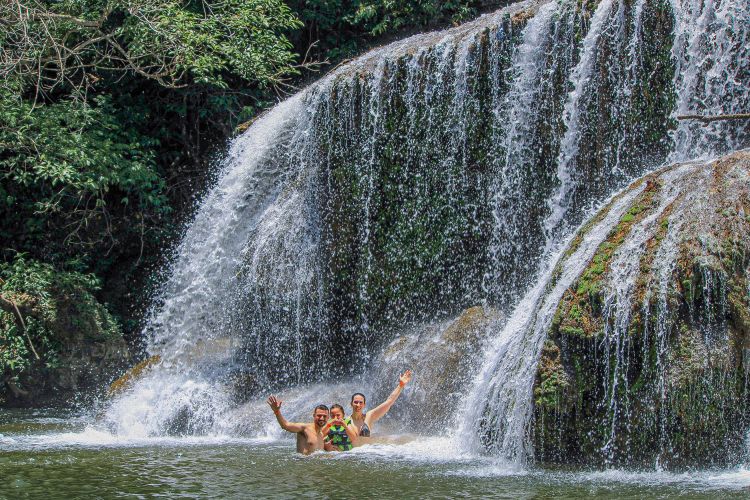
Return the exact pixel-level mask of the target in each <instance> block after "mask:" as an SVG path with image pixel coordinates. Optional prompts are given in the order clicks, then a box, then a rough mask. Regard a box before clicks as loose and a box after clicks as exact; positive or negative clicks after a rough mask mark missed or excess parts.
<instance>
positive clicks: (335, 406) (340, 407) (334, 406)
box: [331, 403, 346, 415]
mask: <svg viewBox="0 0 750 500" xmlns="http://www.w3.org/2000/svg"><path fill="white" fill-rule="evenodd" d="M334 408H338V409H339V410H341V413H342V414H343V415H346V411H345V410H344V407H343V406H341V405H340V404H338V403H336V404H333V405H331V411H333V410H334Z"/></svg>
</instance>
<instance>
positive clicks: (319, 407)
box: [313, 405, 331, 413]
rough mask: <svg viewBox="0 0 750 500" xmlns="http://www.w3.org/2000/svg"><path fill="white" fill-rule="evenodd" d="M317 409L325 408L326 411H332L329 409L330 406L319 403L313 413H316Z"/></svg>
mask: <svg viewBox="0 0 750 500" xmlns="http://www.w3.org/2000/svg"><path fill="white" fill-rule="evenodd" d="M317 410H323V411H325V412H330V411H331V410H329V409H328V407H327V406H326V405H318V406H316V407H315V409H314V410H313V413H315V412H316V411H317Z"/></svg>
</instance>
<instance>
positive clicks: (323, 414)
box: [313, 408, 328, 427]
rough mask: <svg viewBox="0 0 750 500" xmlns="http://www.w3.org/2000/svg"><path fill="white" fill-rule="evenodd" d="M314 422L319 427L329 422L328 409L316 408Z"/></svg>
mask: <svg viewBox="0 0 750 500" xmlns="http://www.w3.org/2000/svg"><path fill="white" fill-rule="evenodd" d="M313 422H315V425H316V426H318V427H323V426H325V425H326V422H328V411H326V410H321V409H320V408H316V409H315V411H314V412H313Z"/></svg>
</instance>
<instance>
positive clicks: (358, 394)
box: [351, 392, 367, 403]
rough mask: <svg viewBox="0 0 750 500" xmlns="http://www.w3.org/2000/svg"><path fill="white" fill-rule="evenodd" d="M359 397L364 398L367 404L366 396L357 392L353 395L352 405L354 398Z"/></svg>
mask: <svg viewBox="0 0 750 500" xmlns="http://www.w3.org/2000/svg"><path fill="white" fill-rule="evenodd" d="M357 396H362V400H363V401H364V402H365V403H366V402H367V398H365V395H364V394H362V393H361V392H355V393H354V394H352V401H351V402H352V403H353V402H354V398H356V397H357Z"/></svg>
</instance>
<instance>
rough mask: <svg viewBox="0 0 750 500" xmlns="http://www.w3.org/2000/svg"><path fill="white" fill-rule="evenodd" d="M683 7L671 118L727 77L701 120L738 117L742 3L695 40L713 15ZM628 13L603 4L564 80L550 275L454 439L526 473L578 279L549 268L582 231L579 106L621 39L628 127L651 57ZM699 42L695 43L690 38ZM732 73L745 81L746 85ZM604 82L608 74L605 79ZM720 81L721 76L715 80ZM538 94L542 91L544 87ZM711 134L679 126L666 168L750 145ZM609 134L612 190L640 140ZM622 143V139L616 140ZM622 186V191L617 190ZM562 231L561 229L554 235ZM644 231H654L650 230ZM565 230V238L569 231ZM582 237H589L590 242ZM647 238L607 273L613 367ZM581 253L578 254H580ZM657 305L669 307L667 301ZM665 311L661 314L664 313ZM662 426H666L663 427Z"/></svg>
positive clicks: (523, 306)
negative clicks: (565, 305)
mask: <svg viewBox="0 0 750 500" xmlns="http://www.w3.org/2000/svg"><path fill="white" fill-rule="evenodd" d="M686 3H687V4H688V5H682V4H679V3H675V4H674V5H673V8H674V12H675V18H676V21H677V22H676V26H675V28H674V29H675V34H674V36H675V44H674V46H673V48H672V54H671V55H672V58H673V61H674V63H675V68H676V69H675V76H674V80H673V81H674V85H675V89H676V94H677V98H676V104H675V106H674V109H673V111H672V116H674V115H676V114H684V113H685V112H686V109H685V106H686V104H685V103H688V102H695V101H696V100H697V99H698V98H696V97H695V96H696V93H698V92H699V91H698V90H697V84H696V81H706V82H708V81H709V80H711V77H712V75H713V78H714V79H715V80H716V81H717V82H720V81H723V80H722V78H724V77H726V76H727V75H729V76H730V77H729V83H728V85H727V88H726V89H722V91H721V92H718V94H717V95H716V96H715V97H712V98H711V101H712V102H714V103H715V104H714V107H713V108H709V109H708V110H707V111H708V112H709V113H711V112H714V113H717V112H724V113H731V112H740V111H741V110H742V109H744V108H747V107H748V104H747V102H746V94H747V91H748V82H747V77H746V75H747V70H746V65H747V64H748V63H749V62H750V58H748V56H747V46H748V44H747V43H737V42H738V41H741V40H744V39H745V37H746V36H747V35H746V33H747V31H746V26H747V24H748V23H749V22H750V15H748V12H747V8H746V7H742V6H739V4H738V3H733V2H724V4H723V6H722V9H721V10H720V11H719V13H717V14H716V17H717V19H723V23H722V22H714V23H705V22H704V23H703V24H702V25H701V28H702V29H703V31H700V30H695V26H694V25H691V24H690V20H691V19H694V18H695V17H697V16H698V15H699V14H696V12H695V11H696V9H698V10H699V12H701V13H702V14H703V16H704V17H706V16H710V15H712V14H713V12H712V8H713V6H712V5H710V4H711V3H710V2H707V3H705V4H703V7H702V8H701V7H700V5H701V2H693V3H689V2H686ZM625 6H626V4H625V3H623V2H620V3H619V7H618V8H617V12H616V14H615V15H613V11H614V10H615V2H610V1H607V0H604V1H602V2H600V3H598V5H597V7H596V11H595V12H594V14H593V16H592V18H591V22H590V26H589V28H588V31H587V33H586V35H585V37H584V38H583V42H582V44H581V48H580V55H579V58H578V62H577V64H576V65H575V67H574V68H573V69H572V71H571V73H570V75H571V77H570V78H571V81H572V88H571V89H570V91H569V93H568V96H567V99H566V101H565V107H564V109H563V111H562V116H563V118H564V127H563V128H564V135H563V136H562V139H561V141H560V147H559V150H558V156H557V162H556V168H557V179H558V186H559V187H558V188H557V191H556V192H555V193H553V194H552V195H551V196H550V197H549V198H548V201H547V204H548V207H549V209H550V210H549V215H548V217H547V218H546V220H545V224H544V227H545V231H544V232H545V234H546V235H547V243H546V248H547V251H546V252H545V253H546V254H547V255H548V256H549V257H548V258H547V259H546V260H544V261H542V269H544V268H546V269H547V271H546V272H541V273H540V277H539V279H538V280H537V282H536V285H534V286H533V287H532V288H531V290H530V291H529V292H528V293H527V295H526V296H525V297H524V298H523V299H522V300H521V301H520V302H519V303H518V304H517V305H516V306H515V311H514V313H513V314H512V315H511V317H510V319H509V320H508V322H507V324H505V325H504V326H502V327H500V328H498V329H497V331H496V333H493V334H492V336H494V338H495V340H494V341H492V342H490V344H489V346H488V348H487V355H486V357H485V361H484V365H483V368H482V369H481V371H480V372H479V373H478V375H477V377H476V378H475V380H474V383H473V384H472V385H473V392H472V394H471V396H470V397H469V398H468V400H467V401H468V403H467V406H466V407H465V408H464V411H463V414H464V421H463V423H462V425H461V427H460V429H461V430H460V432H459V434H460V435H461V436H467V435H468V436H476V437H477V438H476V440H475V441H473V442H472V441H471V440H469V442H468V447H469V449H474V450H478V449H479V450H481V449H485V450H488V451H490V452H491V453H494V454H497V455H499V456H501V457H504V458H505V459H506V460H509V461H511V462H514V463H517V464H523V463H526V462H527V461H528V460H530V459H531V457H532V456H533V450H532V449H531V445H530V440H529V428H528V426H529V420H530V418H531V415H532V408H533V400H532V387H533V384H534V379H535V376H536V366H537V364H536V363H537V360H538V359H539V355H540V352H541V348H542V344H543V341H544V339H545V336H546V332H547V330H548V329H549V326H550V322H551V318H552V314H554V312H555V310H556V308H557V303H558V302H559V300H560V298H561V296H562V292H563V291H564V290H565V287H566V286H570V285H571V283H572V280H573V279H575V278H576V275H575V274H574V275H568V274H564V276H567V278H568V279H569V280H571V281H568V282H563V281H561V280H562V278H561V276H559V275H557V274H555V273H553V272H552V269H553V263H554V262H555V261H556V260H557V259H558V258H560V254H559V253H555V252H554V251H553V249H555V248H560V236H559V235H560V234H565V233H566V232H569V228H570V227H574V225H575V224H577V223H578V222H580V220H581V217H580V216H581V214H582V213H583V212H582V211H581V210H580V208H581V204H580V203H576V202H575V201H574V200H573V198H574V197H575V196H577V195H575V194H574V190H575V189H580V188H581V186H582V183H581V181H580V176H581V170H582V168H585V166H584V167H582V166H580V165H578V164H577V160H578V159H579V158H581V155H580V147H581V146H582V145H583V144H585V142H584V136H585V134H584V132H582V130H581V128H582V127H583V126H584V125H585V126H587V127H590V126H591V124H590V122H589V121H583V119H584V117H586V116H587V110H586V106H588V103H587V102H586V99H585V98H584V96H587V98H589V99H590V98H591V95H594V94H596V93H597V92H601V89H600V88H599V87H603V88H606V87H605V83H606V82H605V81H603V80H602V79H601V77H600V76H599V75H601V73H602V71H601V66H600V65H601V62H600V61H597V60H596V58H597V55H598V54H599V51H600V50H601V48H602V46H604V45H605V44H607V43H609V44H611V43H612V42H611V41H607V40H605V35H608V34H609V35H608V36H612V35H615V38H617V40H615V47H619V49H618V50H617V51H616V52H615V53H616V54H620V60H619V61H618V60H617V59H616V58H615V60H614V61H610V63H612V62H614V63H617V62H619V63H620V64H621V65H622V67H623V68H624V70H623V71H621V74H623V75H625V77H621V78H620V80H621V85H620V86H619V87H618V93H617V96H618V102H616V103H614V105H613V106H612V108H611V110H610V112H609V115H610V116H615V117H623V118H624V117H627V116H628V115H629V114H632V109H629V108H631V107H632V106H633V105H634V102H633V101H634V97H635V94H636V91H638V90H642V85H643V84H642V83H634V80H633V79H634V75H637V74H640V73H641V72H642V71H643V68H644V66H645V64H644V54H645V53H646V52H647V51H646V49H645V48H644V47H643V43H644V42H643V40H641V39H639V37H641V36H643V33H644V26H643V22H644V8H645V5H644V3H643V2H637V3H636V4H635V6H634V8H633V9H632V12H631V13H629V14H628V15H625V13H624V9H625ZM727 12H734V13H735V14H736V15H737V17H735V18H734V19H733V21H732V23H731V25H732V28H731V29H728V28H727V26H728V25H729V24H730V23H728V20H729V17H728V15H727V14H726V13H727ZM691 16H692V17H691ZM543 19H544V18H543V15H542V12H540V13H539V14H538V15H537V17H536V18H535V19H534V21H532V22H530V23H529V25H528V26H527V30H526V32H525V36H524V42H523V44H522V45H521V46H520V48H519V49H518V50H517V53H516V65H517V67H518V68H519V69H518V70H517V71H518V73H517V75H518V74H519V73H520V74H521V75H523V76H521V77H519V76H516V79H517V80H516V81H520V82H522V81H523V80H524V79H527V78H528V79H533V78H534V74H535V71H536V69H534V68H532V69H531V70H530V71H529V72H528V73H526V74H525V75H524V73H523V72H524V71H528V70H525V69H524V67H525V66H524V64H523V58H522V57H523V54H525V53H527V52H528V51H529V50H534V47H535V46H538V45H539V41H538V39H539V34H538V33H537V32H536V31H535V29H538V28H535V26H536V25H535V21H539V23H540V24H541V23H543V22H548V21H547V20H544V21H543ZM558 22H559V21H558ZM688 25H689V27H688ZM626 28H627V29H626ZM557 30H559V28H552V29H551V31H550V32H551V33H554V32H556V31H557ZM696 32H698V33H700V34H696ZM688 34H690V35H692V36H693V37H694V38H695V37H698V38H705V39H708V40H709V41H710V42H709V43H707V44H705V45H702V44H700V43H698V40H697V39H696V40H693V42H692V44H691V43H690V42H684V41H683V39H684V38H685V37H686V36H687V35H688ZM548 36H549V35H548ZM717 40H718V41H717ZM681 44H683V45H681ZM719 49H721V50H719ZM711 50H715V52H710V51H711ZM717 52H718V53H717ZM701 55H703V59H701ZM623 59H624V60H623ZM706 61H709V62H710V63H711V65H707V64H706ZM743 68H745V69H743ZM737 71H744V73H745V78H744V80H743V77H742V76H741V75H740V74H739V73H737ZM609 73H610V74H611V73H612V70H611V69H610V70H609ZM527 75H528V76H527ZM717 75H722V76H721V77H718V76H717ZM732 75H733V76H732ZM541 85H543V83H540V86H541ZM713 85H714V87H713V88H712V89H710V90H705V89H700V92H705V95H712V92H716V90H717V89H716V87H715V85H716V82H714V83H713ZM719 96H721V97H719ZM514 102H515V104H516V105H517V106H519V108H521V112H524V111H525V110H526V109H528V105H527V104H525V103H524V102H523V100H522V99H515V101H514ZM511 116H512V114H511ZM717 127H719V130H720V131H723V132H725V133H726V134H725V136H724V137H721V136H719V135H718V134H717V133H716V129H714V130H711V129H709V130H701V129H700V127H696V126H694V125H691V126H687V125H683V124H681V125H680V126H679V127H678V128H677V130H676V131H675V132H674V133H672V134H671V135H672V137H673V146H672V152H671V153H670V154H669V158H671V159H677V158H685V157H686V155H690V156H703V157H706V156H712V155H716V154H718V153H721V152H725V151H730V150H732V149H734V148H737V147H746V146H747V145H748V134H747V132H746V128H745V129H743V127H742V126H739V127H735V128H731V127H730V126H729V125H719V126H717ZM743 130H744V132H743ZM665 131H666V129H665ZM613 132H614V137H613V138H612V139H614V141H613V142H614V143H615V144H617V147H616V155H615V156H614V159H613V160H610V162H609V163H608V164H607V167H606V168H605V169H604V170H603V171H604V172H609V173H610V174H611V175H612V176H613V177H614V179H612V180H610V182H611V184H609V185H610V186H611V188H614V187H616V186H617V185H618V181H617V178H618V176H620V179H622V177H621V176H622V175H623V173H625V172H627V170H626V169H624V168H623V167H624V165H623V163H622V161H621V158H622V152H623V150H624V149H623V144H624V143H626V141H628V140H630V141H631V142H632V137H631V138H628V137H627V134H628V133H630V134H631V135H633V132H638V130H637V129H631V130H628V129H627V127H625V128H615V130H613ZM618 134H622V135H620V136H619V139H618V137H617V136H618ZM719 137H721V139H719ZM662 142H663V141H662ZM605 158H606V157H605ZM589 161H590V159H589ZM633 173H635V172H633V171H631V173H630V175H632V174H633ZM620 182H622V181H621V180H620ZM611 188H610V189H611ZM592 194H594V193H589V200H596V197H592ZM663 203H665V204H666V203H669V199H668V198H665V200H664V201H663ZM576 205H578V210H576ZM662 208H663V206H662ZM612 213H613V211H612V210H609V212H608V215H607V216H608V217H609V215H611V214H612ZM566 219H567V220H566ZM564 221H565V222H566V223H565V224H563V225H562V227H560V226H561V223H563V222H564ZM645 223H653V220H649V221H646V222H645ZM566 227H567V228H568V229H567V231H566ZM596 228H599V229H598V231H599V232H600V233H598V234H599V236H600V237H602V236H603V235H602V234H601V232H602V231H608V230H609V227H608V226H606V225H604V226H600V225H598V224H597V226H595V228H594V229H592V230H591V231H594V232H596V231H597V229H596ZM587 234H589V235H590V234H591V233H587ZM646 234H647V233H646V232H644V231H638V230H636V232H635V233H634V234H633V236H632V238H633V239H632V241H629V244H628V246H627V248H628V249H629V250H625V249H623V250H622V253H620V254H618V255H620V258H621V259H622V262H616V263H614V264H613V268H615V269H617V270H618V272H620V273H621V274H622V275H621V276H619V279H618V278H614V279H613V280H612V282H613V283H614V284H615V285H616V286H617V287H618V288H616V289H615V290H613V291H612V292H611V294H610V295H609V296H608V298H607V301H606V306H605V307H606V308H607V310H609V311H611V314H612V315H613V316H614V317H615V320H614V323H613V324H611V325H610V324H609V323H608V324H607V325H608V326H607V328H612V329H611V330H610V329H607V330H606V332H605V334H606V339H607V340H606V346H607V349H612V350H613V354H614V355H613V356H612V358H610V357H607V359H606V360H605V361H606V362H607V363H609V362H610V359H614V360H615V362H619V363H627V358H626V357H625V356H624V354H623V353H625V352H627V350H628V349H629V348H630V346H628V345H626V344H627V335H626V332H625V331H624V328H625V327H626V326H627V324H628V314H629V312H630V309H629V304H630V302H629V301H628V300H629V299H630V295H629V294H630V293H632V287H633V286H634V282H633V276H634V271H635V270H636V268H637V265H638V256H639V255H640V253H639V252H636V251H635V249H637V248H639V246H640V245H643V244H644V241H645V240H644V238H645V235H646ZM639 235H640V237H639ZM580 250H581V249H580V247H579V250H578V252H580ZM669 251H674V249H673V248H670V247H669V246H668V245H665V246H663V247H662V252H669ZM578 252H577V253H578ZM592 252H593V250H590V252H589V253H586V254H582V255H580V258H581V259H583V260H582V261H579V260H577V259H575V258H572V257H566V258H565V260H564V269H565V271H564V273H567V271H568V270H569V269H574V270H576V271H578V272H580V271H581V270H582V269H583V267H585V266H586V265H587V264H588V262H589V260H590V259H591V258H592V256H593V253H592ZM663 257H664V258H665V260H664V261H663V262H664V263H665V266H669V265H673V260H669V259H668V258H667V257H669V255H667V254H664V255H663ZM558 265H559V264H558ZM582 266H583V267H582ZM668 272H669V268H668V267H665V268H664V269H660V270H659V271H658V273H657V274H658V275H660V276H662V281H663V282H664V280H666V273H668ZM561 285H562V288H561ZM664 286H666V285H664ZM662 294H665V292H662ZM550 297H552V300H551V301H548V299H549V298H550ZM660 300H666V298H665V297H664V298H662V299H660ZM626 304H627V305H628V306H627V307H626ZM665 309H666V308H662V309H661V311H664V310H665ZM615 311H616V312H615ZM605 314H610V313H605ZM665 323H666V320H665V319H661V320H660V321H658V322H657V324H659V325H662V326H661V327H660V328H663V327H664V324H665ZM665 335H666V334H665V332H664V331H659V332H657V338H658V339H659V342H660V345H661V348H660V350H659V351H658V356H659V361H658V362H659V363H662V360H661V359H662V358H663V357H664V356H665V352H664V351H665V346H664V336H665ZM610 368H612V370H613V371H614V372H615V373H622V372H623V371H624V370H626V369H627V367H624V368H623V367H621V366H615V367H609V366H607V367H606V368H605V369H607V370H609V369H610ZM660 376H661V377H662V382H661V390H662V391H663V390H664V380H663V377H664V374H663V373H662V374H661V375H660ZM622 378H623V377H621V376H620V375H616V376H615V377H614V378H613V379H612V380H611V383H612V385H611V386H610V387H608V388H607V394H608V395H609V398H610V399H609V402H608V403H606V404H608V405H609V407H610V412H609V418H610V429H611V430H610V436H609V437H610V441H609V443H608V445H606V446H605V449H604V450H603V452H604V453H605V455H606V454H608V453H610V455H611V449H610V448H611V447H612V446H613V442H614V440H615V439H616V438H615V435H616V425H617V424H618V423H619V422H620V421H621V419H620V418H618V413H619V412H620V411H627V409H623V408H621V407H620V405H621V404H622V402H620V401H619V400H617V399H616V398H615V394H617V393H618V390H619V388H618V387H617V384H618V383H620V381H621V379H622ZM662 420H663V419H662ZM662 426H664V423H663V421H662Z"/></svg>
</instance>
